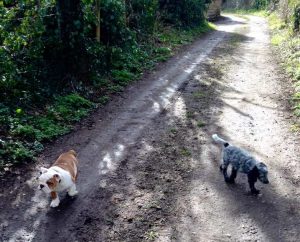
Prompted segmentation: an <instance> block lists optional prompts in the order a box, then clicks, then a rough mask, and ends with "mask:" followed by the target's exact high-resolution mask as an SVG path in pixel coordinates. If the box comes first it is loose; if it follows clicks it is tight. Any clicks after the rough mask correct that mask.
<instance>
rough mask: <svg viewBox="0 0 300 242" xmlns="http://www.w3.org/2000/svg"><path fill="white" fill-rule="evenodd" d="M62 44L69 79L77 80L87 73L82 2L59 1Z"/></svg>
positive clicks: (64, 63) (76, 0)
mask: <svg viewBox="0 0 300 242" xmlns="http://www.w3.org/2000/svg"><path fill="white" fill-rule="evenodd" d="M57 8H58V13H59V20H60V21H59V22H60V39H61V42H62V56H61V58H62V59H63V65H64V69H65V72H66V75H67V77H70V78H76V77H77V76H78V75H79V74H80V73H81V72H83V71H85V70H84V69H85V68H84V67H85V66H86V63H85V62H86V58H85V57H86V56H87V55H86V51H85V46H84V41H83V13H82V9H81V1H80V0H57Z"/></svg>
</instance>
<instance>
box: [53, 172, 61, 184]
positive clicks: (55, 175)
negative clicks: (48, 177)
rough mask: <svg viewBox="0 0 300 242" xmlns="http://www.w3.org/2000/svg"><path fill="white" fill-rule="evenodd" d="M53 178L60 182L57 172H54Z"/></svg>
mask: <svg viewBox="0 0 300 242" xmlns="http://www.w3.org/2000/svg"><path fill="white" fill-rule="evenodd" d="M53 178H54V179H55V180H56V181H58V182H60V176H59V175H58V174H54V175H53Z"/></svg>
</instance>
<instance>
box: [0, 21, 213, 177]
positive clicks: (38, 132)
mask: <svg viewBox="0 0 300 242" xmlns="http://www.w3.org/2000/svg"><path fill="white" fill-rule="evenodd" d="M214 28H215V27H214V25H213V24H211V23H207V22H205V23H204V24H203V25H201V26H200V27H196V28H191V29H180V28H174V27H161V28H160V29H159V31H157V32H156V33H155V34H154V36H153V39H152V40H150V43H149V42H148V43H147V42H145V45H144V46H143V45H140V46H139V47H137V46H135V47H133V48H134V49H132V50H130V52H124V51H123V50H122V49H120V48H117V47H116V48H112V50H111V52H112V55H111V56H112V60H111V61H112V69H111V70H110V72H109V73H108V74H107V75H105V76H101V77H99V76H95V77H94V78H92V80H91V81H92V83H91V85H90V86H89V87H88V88H87V87H86V86H84V87H82V89H80V88H77V89H76V91H72V92H71V93H69V94H65V95H62V96H56V97H54V99H45V103H40V104H39V105H34V106H29V105H21V104H20V105H19V106H18V105H15V106H8V105H7V104H4V103H0V172H3V170H10V167H12V166H14V165H18V164H22V163H24V162H25V163H26V162H30V161H33V160H35V157H36V156H37V155H38V154H39V153H40V152H41V151H43V149H44V145H45V144H47V142H50V141H53V140H54V139H56V138H57V137H59V136H61V135H64V134H66V133H68V132H70V131H71V130H72V127H73V126H74V124H75V123H76V122H78V121H79V120H81V119H82V118H84V117H86V116H87V115H89V114H90V112H91V111H92V110H93V109H94V108H96V107H99V106H100V105H104V104H106V103H107V102H108V101H109V100H110V96H111V95H112V94H114V93H118V92H121V91H122V90H123V89H124V87H125V86H127V85H128V84H130V83H132V82H133V81H135V80H137V79H138V78H140V77H141V75H142V74H143V72H144V71H145V70H150V69H151V68H154V66H155V64H156V63H158V62H161V61H166V60H167V59H168V58H170V56H172V55H173V54H174V53H175V50H176V49H177V48H178V47H179V46H181V45H184V44H188V43H191V42H192V41H193V40H194V39H195V38H196V37H199V36H200V35H201V34H202V33H205V32H208V31H210V30H212V29H214Z"/></svg>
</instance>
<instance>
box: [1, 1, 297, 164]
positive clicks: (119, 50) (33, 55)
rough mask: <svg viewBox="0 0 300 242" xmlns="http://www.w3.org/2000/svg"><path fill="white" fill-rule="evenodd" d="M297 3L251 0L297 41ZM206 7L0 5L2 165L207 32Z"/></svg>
mask: <svg viewBox="0 0 300 242" xmlns="http://www.w3.org/2000/svg"><path fill="white" fill-rule="evenodd" d="M227 1H230V0H227ZM297 1H298V0H290V1H287V0H283V1H281V0H255V1H249V2H251V6H250V7H251V8H255V9H268V10H270V11H274V10H279V12H280V16H281V20H282V21H283V22H284V23H285V25H288V26H289V29H292V31H290V32H292V33H289V34H292V35H297V33H299V21H300V17H299V16H300V7H299V3H297ZM209 3H210V0H123V1H121V0H81V1H80V0H73V1H71V0H57V1H55V0H24V1H16V0H5V1H0V92H1V96H0V166H1V167H2V168H3V167H4V166H5V167H6V168H7V167H9V166H11V165H12V164H15V163H20V162H23V161H30V160H32V159H33V157H34V156H35V155H36V154H37V153H38V152H40V151H41V150H43V144H44V143H45V142H48V141H51V140H53V139H54V138H55V137H57V136H59V135H62V134H65V133H67V132H69V131H70V129H71V125H72V123H74V122H75V121H78V120H80V119H81V118H82V117H84V116H86V115H87V114H88V113H89V111H90V110H92V109H93V108H94V107H95V106H99V105H101V104H105V103H106V102H107V101H108V100H109V98H110V95H111V94H112V93H116V92H119V91H121V90H122V89H123V88H124V87H125V86H126V85H128V83H130V82H132V81H133V80H136V79H138V78H139V77H140V76H141V74H142V73H143V71H144V70H145V69H148V70H149V69H151V68H153V67H154V65H155V63H157V62H160V61H165V60H166V59H167V58H168V57H169V56H170V55H171V54H172V52H173V50H174V49H176V47H178V46H180V45H182V44H186V43H189V42H191V41H192V40H193V39H194V38H195V37H196V36H199V34H200V33H203V32H206V31H208V30H209V29H211V28H212V27H211V25H209V24H208V23H207V22H206V20H205V11H206V10H207V8H208V6H209ZM298 74H299V73H298ZM299 76H300V74H299Z"/></svg>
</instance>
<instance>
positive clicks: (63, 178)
mask: <svg viewBox="0 0 300 242" xmlns="http://www.w3.org/2000/svg"><path fill="white" fill-rule="evenodd" d="M76 156H77V154H76V152H75V151H74V150H70V151H68V152H66V153H63V154H61V155H60V156H59V157H58V159H57V160H56V161H55V163H54V164H53V165H52V166H51V167H50V168H49V169H47V168H44V167H41V169H40V173H41V175H40V177H39V189H40V190H43V191H44V192H45V193H48V194H49V193H50V194H51V198H52V201H51V204H50V206H51V207H57V206H58V205H59V202H60V201H59V197H58V194H57V193H58V192H61V191H68V194H69V196H75V195H76V194H77V193H78V191H77V190H76V185H75V182H76V179H77V165H78V160H77V159H76Z"/></svg>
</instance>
